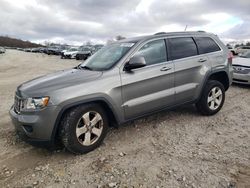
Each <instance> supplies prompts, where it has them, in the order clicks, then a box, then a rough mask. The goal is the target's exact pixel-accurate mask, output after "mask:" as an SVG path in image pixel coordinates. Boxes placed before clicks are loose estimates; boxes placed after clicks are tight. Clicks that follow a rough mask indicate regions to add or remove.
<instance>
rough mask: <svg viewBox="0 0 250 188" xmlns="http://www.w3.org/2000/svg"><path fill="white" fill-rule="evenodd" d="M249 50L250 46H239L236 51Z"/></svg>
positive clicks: (238, 52) (240, 52)
mask: <svg viewBox="0 0 250 188" xmlns="http://www.w3.org/2000/svg"><path fill="white" fill-rule="evenodd" d="M247 51H250V46H241V47H238V48H237V50H236V53H237V54H242V53H244V52H247Z"/></svg>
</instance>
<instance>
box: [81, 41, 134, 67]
mask: <svg viewBox="0 0 250 188" xmlns="http://www.w3.org/2000/svg"><path fill="white" fill-rule="evenodd" d="M134 44H135V43H113V44H110V45H108V46H105V47H103V48H101V49H100V50H99V51H98V52H96V53H95V54H94V55H93V56H91V57H90V58H89V59H88V60H86V61H85V62H84V63H83V64H81V67H88V68H89V69H91V70H97V71H103V70H108V69H110V68H111V67H112V66H113V65H115V64H116V63H117V62H118V61H119V60H120V59H121V58H122V57H123V56H124V55H125V54H126V53H127V52H128V51H129V50H130V49H131V48H132V46H133V45H134Z"/></svg>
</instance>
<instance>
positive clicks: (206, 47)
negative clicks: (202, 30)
mask: <svg viewBox="0 0 250 188" xmlns="http://www.w3.org/2000/svg"><path fill="white" fill-rule="evenodd" d="M194 40H195V42H196V44H197V46H198V50H199V54H207V53H211V52H217V51H220V50H221V49H220V47H219V46H218V45H217V44H216V42H215V41H214V40H213V39H211V38H210V37H194Z"/></svg>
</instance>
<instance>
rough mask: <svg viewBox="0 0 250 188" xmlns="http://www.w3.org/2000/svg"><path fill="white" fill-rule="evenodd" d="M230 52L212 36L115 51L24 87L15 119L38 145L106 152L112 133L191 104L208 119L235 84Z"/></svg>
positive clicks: (139, 43)
mask: <svg viewBox="0 0 250 188" xmlns="http://www.w3.org/2000/svg"><path fill="white" fill-rule="evenodd" d="M231 63H232V59H231V58H230V56H229V51H228V50H227V48H226V47H225V45H224V44H223V43H222V42H221V41H220V40H219V39H218V37H217V36H216V35H214V34H209V33H206V32H174V33H158V34H155V35H151V36H144V37H137V38H131V39H125V40H121V41H119V42H115V43H113V44H110V45H108V46H106V47H104V48H102V49H101V50H99V51H98V52H97V53H95V54H94V55H93V56H92V57H91V58H89V59H88V60H87V61H85V62H84V63H82V64H80V65H78V66H77V67H74V68H72V69H69V70H63V71H59V72H56V73H53V74H49V75H46V76H43V77H39V78H36V79H34V80H31V81H28V82H26V83H23V84H21V85H20V86H19V87H18V88H17V90H16V93H15V103H14V105H13V106H12V107H11V109H10V116H11V118H12V121H13V123H14V125H15V128H16V130H17V132H18V133H19V134H20V135H22V137H23V138H24V139H25V140H27V141H29V142H31V143H34V142H44V143H55V140H57V141H60V142H61V143H63V145H64V146H65V147H66V148H67V149H68V150H69V151H71V152H74V153H86V152H89V151H91V150H93V149H95V148H96V147H98V146H99V145H100V144H101V142H102V141H103V139H104V137H105V135H106V133H107V130H108V127H109V126H118V125H120V124H122V123H125V122H127V121H130V120H134V119H136V118H139V117H142V116H145V115H148V114H151V113H154V112H157V111H159V110H163V109H169V108H172V107H176V106H179V105H183V104H187V103H195V104H196V106H197V109H198V111H199V112H200V113H201V114H204V115H213V114H215V113H217V112H218V111H219V110H220V109H221V108H222V106H223V103H224V100H225V91H226V90H227V89H228V88H229V86H230V84H231V82H232V66H231Z"/></svg>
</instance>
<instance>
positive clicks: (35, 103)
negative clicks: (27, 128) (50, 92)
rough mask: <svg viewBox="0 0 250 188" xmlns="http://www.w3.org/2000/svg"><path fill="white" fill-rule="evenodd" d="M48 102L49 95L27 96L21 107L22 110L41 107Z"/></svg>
mask: <svg viewBox="0 0 250 188" xmlns="http://www.w3.org/2000/svg"><path fill="white" fill-rule="evenodd" d="M48 103H49V97H33V98H27V99H26V100H25V101H24V105H23V109H24V110H36V109H41V108H44V107H45V106H47V105H48Z"/></svg>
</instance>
